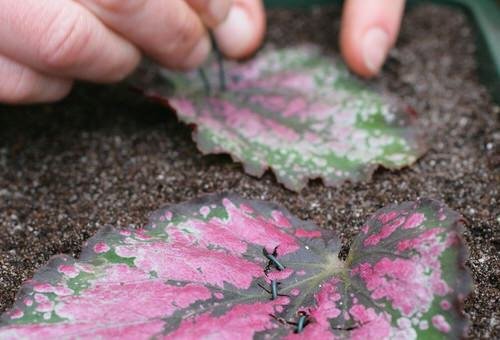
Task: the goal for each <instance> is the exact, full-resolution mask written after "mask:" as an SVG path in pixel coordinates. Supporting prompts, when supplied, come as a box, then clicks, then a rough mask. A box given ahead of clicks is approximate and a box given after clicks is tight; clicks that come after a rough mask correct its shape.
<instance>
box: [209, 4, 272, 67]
mask: <svg viewBox="0 0 500 340" xmlns="http://www.w3.org/2000/svg"><path fill="white" fill-rule="evenodd" d="M265 20H266V19H265V13H264V5H263V2H262V0H233V5H232V7H231V9H230V10H229V14H228V15H227V18H226V20H225V21H224V22H223V23H222V24H220V25H219V26H218V27H216V28H215V29H214V33H215V39H216V40H217V44H218V46H219V48H220V49H221V51H222V53H224V54H225V55H226V56H228V57H230V58H236V59H237V58H243V57H247V56H248V55H250V54H252V53H253V52H255V50H257V48H259V46H260V44H261V43H262V40H263V38H264V33H265V28H266V21H265Z"/></svg>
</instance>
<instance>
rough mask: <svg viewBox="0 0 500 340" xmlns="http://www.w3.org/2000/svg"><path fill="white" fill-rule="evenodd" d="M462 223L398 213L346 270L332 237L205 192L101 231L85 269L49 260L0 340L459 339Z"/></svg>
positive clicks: (4, 323) (378, 223) (357, 244)
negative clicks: (302, 317)
mask: <svg viewBox="0 0 500 340" xmlns="http://www.w3.org/2000/svg"><path fill="white" fill-rule="evenodd" d="M461 223H462V222H461V218H460V215H458V214H457V213H455V212H453V211H451V210H449V209H448V208H447V207H446V206H444V205H443V204H441V203H438V202H436V201H431V200H419V201H417V202H409V203H403V204H401V205H394V206H390V207H387V208H385V209H382V210H380V211H379V212H377V213H376V214H375V216H374V217H372V218H371V219H370V220H369V221H368V222H367V223H366V225H364V226H363V227H362V232H361V234H360V235H359V236H358V237H357V238H356V239H355V240H354V242H353V244H352V246H351V249H350V252H349V254H348V257H347V259H346V260H345V261H342V260H340V259H339V256H338V255H339V249H340V244H339V241H338V239H337V238H335V236H334V235H333V233H332V231H331V230H327V229H320V228H317V227H316V226H315V225H313V224H311V223H309V222H304V221H301V220H299V219H297V218H295V217H294V216H292V215H291V214H290V213H289V212H288V211H286V210H285V209H283V208H281V207H279V206H277V205H275V204H270V203H265V202H259V201H250V200H245V199H242V198H240V197H237V196H232V195H214V196H207V197H205V198H202V199H198V200H194V201H191V202H188V203H184V204H180V205H176V206H172V207H169V208H166V209H164V210H161V211H159V212H157V213H155V214H154V215H153V216H152V217H151V220H150V223H149V224H148V225H147V226H146V227H145V228H143V229H138V230H131V229H114V228H111V227H107V228H104V229H102V230H101V231H100V232H98V234H97V235H95V236H94V237H93V238H91V239H90V240H89V241H88V242H87V244H86V245H85V246H84V249H83V252H82V255H81V257H80V259H79V260H75V259H73V258H70V257H67V256H56V257H54V258H52V259H51V260H50V261H49V263H48V265H47V266H46V267H45V268H43V269H41V270H40V271H39V272H38V273H36V274H35V276H34V277H33V279H31V280H30V281H28V282H26V283H25V284H24V285H23V287H22V289H21V291H20V292H19V294H18V297H17V300H16V302H15V304H14V306H13V308H12V309H10V310H9V311H8V312H6V313H5V314H4V315H3V316H2V317H1V321H0V338H1V339H18V338H57V337H63V338H73V337H74V338H120V339H124V338H127V339H143V338H159V337H167V336H168V337H169V338H170V337H171V338H190V339H191V338H205V337H206V338H221V339H224V338H235V337H238V338H241V339H247V338H253V337H259V338H261V337H262V338H263V337H271V338H274V337H290V338H292V337H296V336H301V337H313V336H316V337H321V338H352V339H367V338H398V339H399V338H401V339H413V338H417V337H419V338H425V339H427V338H457V337H460V336H461V335H463V334H464V331H465V328H466V321H465V319H464V317H463V315H462V314H461V306H460V304H461V301H462V300H463V298H464V297H465V296H466V295H467V294H468V292H469V290H470V278H469V274H468V272H467V271H466V270H465V268H464V266H463V264H464V261H465V256H466V252H465V249H464V246H463V243H462V241H461V238H460V229H461ZM275 247H277V248H276V252H277V254H276V258H277V259H278V261H280V263H282V264H283V265H284V266H285V268H284V269H283V270H281V271H279V270H277V269H276V268H275V267H274V266H273V265H272V264H271V266H270V267H269V272H268V274H267V275H266V274H265V273H264V269H265V268H266V267H267V266H268V258H266V257H265V256H264V254H263V249H266V250H267V251H268V252H269V253H272V252H273V250H274V249H275ZM271 280H276V281H279V282H280V285H279V290H278V294H279V295H278V296H277V298H276V299H274V300H272V299H271V294H270V293H269V292H267V291H266V290H271V288H270V283H271ZM266 287H267V288H266ZM264 288H266V289H264ZM301 312H302V313H306V314H307V321H308V322H307V323H306V326H305V327H304V329H303V331H302V332H301V333H300V334H295V333H294V330H295V327H296V326H294V325H293V324H292V323H294V322H296V321H297V320H298V318H299V314H300V313H301Z"/></svg>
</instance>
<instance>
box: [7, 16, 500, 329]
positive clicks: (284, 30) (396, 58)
mask: <svg viewBox="0 0 500 340" xmlns="http://www.w3.org/2000/svg"><path fill="white" fill-rule="evenodd" d="M269 21H270V25H271V27H270V30H269V40H272V41H273V42H278V43H279V44H283V45H285V44H291V43H294V42H297V41H314V42H317V43H320V44H322V45H323V46H325V47H327V48H329V49H332V50H337V43H336V35H337V30H338V22H339V13H338V11H336V10H335V9H331V10H330V9H327V10H325V9H323V10H313V11H310V12H307V11H301V12H296V13H292V12H273V13H271V15H270V20H269ZM474 48H475V46H474V35H473V30H472V28H471V26H470V25H469V23H468V22H467V19H466V17H465V16H464V15H462V14H461V13H460V12H457V11H455V10H450V9H446V8H438V7H432V6H425V7H419V8H415V9H413V10H411V11H409V12H408V14H407V15H406V16H405V19H404V22H403V29H402V33H401V36H400V38H399V40H398V44H397V47H396V48H395V50H394V51H393V52H392V53H391V56H390V58H389V61H388V62H387V65H386V67H385V68H384V70H383V73H382V75H381V76H380V77H379V78H377V79H375V80H374V81H373V83H374V84H375V85H376V86H380V87H382V88H384V89H386V90H389V91H392V92H393V93H396V94H397V95H399V96H401V97H403V98H404V100H405V101H406V102H407V103H409V104H411V105H413V107H414V108H415V109H416V110H417V111H418V112H419V115H420V117H421V124H422V125H423V126H424V128H425V129H426V131H428V133H429V135H430V140H431V141H430V145H431V148H430V150H429V152H428V153H427V154H426V155H425V156H424V157H423V158H422V159H421V160H420V161H418V162H417V164H415V165H414V166H412V167H410V168H406V169H403V170H402V171H393V172H391V171H387V170H379V171H377V172H376V173H375V175H374V177H373V180H372V181H371V182H370V183H358V184H350V183H345V184H344V185H342V186H340V187H339V188H326V187H324V186H323V185H322V183H321V182H319V181H314V182H312V183H311V184H310V185H309V187H308V188H307V189H305V190H304V191H303V192H301V193H300V194H295V193H292V192H290V191H288V190H286V189H284V188H283V187H282V186H281V185H279V184H277V183H276V181H275V179H274V177H273V176H272V175H270V174H269V173H268V174H266V175H265V176H264V177H263V178H262V179H256V178H252V177H249V176H247V175H245V174H244V173H243V171H242V169H241V167H240V166H239V165H237V164H234V163H232V162H231V161H230V159H229V157H227V156H202V155H201V154H200V153H199V152H198V151H197V149H196V147H195V145H194V143H193V142H192V141H191V137H190V130H189V129H188V128H187V127H185V126H184V125H182V124H180V123H178V122H177V120H176V118H175V116H174V115H173V114H171V113H169V112H168V111H167V110H165V109H164V108H163V107H161V106H160V105H158V104H154V103H150V102H148V101H147V100H145V99H143V98H141V97H140V96H138V95H136V94H134V93H131V92H130V91H129V90H128V88H127V87H126V86H125V85H120V86H114V87H100V86H90V85H80V86H78V87H77V89H76V90H75V91H74V93H73V94H72V95H71V97H70V98H68V99H67V100H65V101H64V102H62V103H59V104H55V105H46V106H33V107H16V108H11V107H5V106H0V312H2V311H4V310H5V309H6V308H8V307H9V305H10V304H11V303H12V302H13V299H14V296H15V294H16V291H17V290H18V289H19V287H20V285H21V283H22V282H23V281H24V280H26V279H28V278H29V277H30V276H31V275H32V274H33V272H34V271H35V270H36V269H37V268H39V267H40V266H41V265H42V264H43V263H44V262H46V261H47V259H48V258H49V257H50V256H51V255H54V254H57V253H67V254H70V255H73V256H78V254H79V251H80V247H81V244H82V242H83V241H84V240H86V239H87V238H89V237H90V236H91V235H93V234H94V233H95V232H96V231H97V230H98V229H99V228H100V227H102V226H103V225H106V224H112V225H116V226H118V225H119V226H140V225H143V224H144V223H146V221H147V214H148V213H149V212H151V211H153V210H156V209H157V208H159V207H161V206H163V205H164V204H167V203H176V202H181V201H184V200H186V199H189V198H192V197H196V196H198V195H201V194H203V193H209V192H220V191H223V190H230V191H233V192H237V193H240V194H242V195H244V196H246V197H252V198H260V199H266V200H273V201H276V202H279V203H281V204H283V205H284V206H286V207H287V208H288V209H290V211H292V212H293V213H295V214H296V215H297V216H299V217H301V218H303V219H310V220H313V221H314V222H316V223H317V224H318V225H321V226H323V227H327V228H334V229H336V230H337V231H338V233H339V235H340V237H341V239H342V240H343V242H344V244H345V246H346V247H348V246H349V242H350V240H351V239H352V237H353V236H354V235H356V234H357V233H358V232H359V227H360V226H361V225H362V223H363V221H365V220H366V219H367V218H368V217H369V216H370V214H371V213H373V212H374V211H375V210H377V209H378V208H380V207H382V206H384V205H386V204H388V203H392V202H401V201H406V200H414V199H416V198H417V197H431V198H436V199H440V200H443V201H445V202H446V203H447V204H448V205H449V206H450V207H452V208H453V209H455V210H457V211H459V212H461V213H462V214H463V215H464V216H465V217H466V218H467V219H468V220H469V221H470V224H469V225H468V226H467V228H466V232H465V235H464V237H465V240H466V242H467V245H468V247H469V250H470V260H469V261H468V266H469V268H470V269H471V271H472V275H473V278H474V282H475V288H474V292H473V293H472V294H471V296H470V297H469V298H468V299H467V301H466V305H465V311H466V313H467V315H468V316H469V317H470V319H471V324H472V325H471V329H470V335H471V336H472V337H473V338H479V337H500V330H499V327H500V315H499V307H498V306H500V294H499V290H500V287H499V276H500V264H499V262H500V261H499V255H498V254H499V250H500V205H499V203H500V194H499V190H500V149H499V146H500V124H499V112H500V108H499V107H498V106H496V105H494V104H493V103H492V101H491V99H490V97H489V95H488V93H487V90H486V89H485V88H484V87H483V86H482V85H481V84H480V82H479V80H478V77H477V74H476V64H475V60H474Z"/></svg>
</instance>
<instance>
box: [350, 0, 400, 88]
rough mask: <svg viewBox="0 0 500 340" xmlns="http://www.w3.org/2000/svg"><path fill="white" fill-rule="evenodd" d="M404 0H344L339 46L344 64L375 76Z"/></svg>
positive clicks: (395, 31)
mask: <svg viewBox="0 0 500 340" xmlns="http://www.w3.org/2000/svg"><path fill="white" fill-rule="evenodd" d="M403 9H404V0H347V1H346V3H345V5H344V9H343V15H342V25H341V30H340V48H341V51H342V55H343V57H344V59H345V61H346V63H347V65H348V66H349V67H350V68H351V69H352V70H353V71H354V72H356V73H358V74H359V75H361V76H363V77H367V78H369V77H372V76H374V75H376V74H377V73H378V72H379V70H380V68H381V67H382V65H383V63H384V61H385V58H386V57H387V53H388V52H389V50H390V48H391V47H392V46H393V45H394V43H395V41H396V38H397V35H398V32H399V26H400V24H401V18H402V16H403Z"/></svg>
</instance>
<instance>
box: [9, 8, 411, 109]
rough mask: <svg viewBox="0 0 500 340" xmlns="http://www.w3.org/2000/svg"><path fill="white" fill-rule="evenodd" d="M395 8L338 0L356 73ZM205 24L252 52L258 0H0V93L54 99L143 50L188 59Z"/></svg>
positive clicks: (235, 54)
mask: <svg viewBox="0 0 500 340" xmlns="http://www.w3.org/2000/svg"><path fill="white" fill-rule="evenodd" d="M403 8H404V0H347V1H346V2H345V4H344V8H343V17H342V25H341V32H340V37H339V38H340V46H341V51H342V55H343V57H344V59H345V61H346V63H347V64H348V66H349V67H350V68H351V69H352V70H353V71H354V72H355V73H357V74H359V75H361V76H363V77H366V78H370V77H373V76H375V75H376V74H378V72H379V70H380V68H381V67H382V65H383V63H384V60H385V58H386V56H387V53H388V51H389V50H390V48H391V47H392V46H393V44H394V42H395V40H396V37H397V34H398V31H399V26H400V22H401V16H402V13H403ZM208 29H212V30H213V32H214V34H215V38H216V40H217V44H218V46H219V48H220V49H221V51H222V52H223V53H224V54H225V55H226V56H227V57H229V58H234V59H238V58H244V57H246V56H248V55H250V54H252V53H253V52H254V51H255V50H256V49H258V48H259V46H260V44H261V42H262V40H263V37H264V34H265V12H264V8H263V4H262V0H21V1H12V0H0V80H1V81H0V102H1V103H5V104H31V103H43V102H53V101H57V100H60V99H62V98H64V97H65V96H66V95H67V94H68V93H69V92H70V91H71V88H72V86H73V84H74V81H77V80H84V81H90V82H96V83H113V82H118V81H120V80H122V79H124V78H125V77H126V76H128V75H129V74H130V73H131V72H133V70H134V69H135V68H136V67H137V65H138V63H139V61H140V59H141V56H143V55H147V56H148V57H150V58H153V59H155V60H156V61H157V62H158V63H160V64H161V65H163V66H165V67H167V68H170V69H178V70H188V69H193V68H196V67H197V66H199V65H200V64H201V63H202V62H203V61H204V60H205V58H206V57H207V55H208V54H209V52H210V49H211V44H210V41H209V38H208V33H207V32H208ZM332 39H335V37H332Z"/></svg>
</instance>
